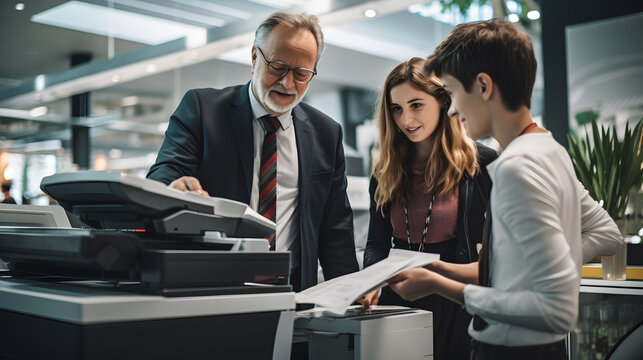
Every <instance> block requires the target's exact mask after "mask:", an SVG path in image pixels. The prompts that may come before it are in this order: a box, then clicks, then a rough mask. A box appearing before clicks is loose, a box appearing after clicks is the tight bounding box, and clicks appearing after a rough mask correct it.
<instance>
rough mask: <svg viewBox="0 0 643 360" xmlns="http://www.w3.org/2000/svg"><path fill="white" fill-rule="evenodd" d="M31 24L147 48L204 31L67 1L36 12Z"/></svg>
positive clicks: (177, 23)
mask: <svg viewBox="0 0 643 360" xmlns="http://www.w3.org/2000/svg"><path fill="white" fill-rule="evenodd" d="M117 1H119V0H117ZM31 21H33V22H37V23H41V24H46V25H52V26H58V27H63V28H67V29H72V30H77V31H83V32H87V33H91V34H97V35H103V36H113V37H115V38H118V39H123V40H129V41H135V42H139V43H143V44H148V45H158V44H162V43H165V42H168V41H171V40H174V39H178V38H182V37H185V36H189V35H194V34H199V33H203V32H205V29H204V28H202V27H198V26H193V25H187V24H182V23H179V22H176V21H170V20H165V19H160V18H156V17H153V16H148V15H143V14H137V13H133V12H129V11H124V10H120V9H110V8H108V7H105V6H99V5H94V4H88V3H84V2H80V1H69V2H66V3H64V4H62V5H59V6H56V7H54V8H52V9H49V10H46V11H43V12H41V13H38V14H36V15H34V16H33V17H32V18H31Z"/></svg>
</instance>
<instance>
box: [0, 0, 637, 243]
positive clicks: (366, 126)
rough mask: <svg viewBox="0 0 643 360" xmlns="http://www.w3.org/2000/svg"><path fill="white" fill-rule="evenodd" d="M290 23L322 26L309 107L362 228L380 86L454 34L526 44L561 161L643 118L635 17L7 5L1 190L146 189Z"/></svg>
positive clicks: (532, 8) (555, 8)
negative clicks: (564, 154)
mask: <svg viewBox="0 0 643 360" xmlns="http://www.w3.org/2000/svg"><path fill="white" fill-rule="evenodd" d="M283 9H285V10H290V11H307V12H310V13H314V14H317V15H318V16H319V17H320V20H321V23H322V28H323V31H324V34H325V40H326V50H325V52H324V54H323V56H322V58H321V61H320V63H319V65H318V73H319V75H318V76H316V77H315V78H314V79H313V81H312V82H311V84H310V88H309V91H308V94H307V95H306V97H305V99H304V101H305V102H307V103H309V104H311V105H313V106H315V107H317V108H319V109H321V110H322V111H324V112H326V113H327V114H328V115H330V116H332V117H333V118H334V119H336V120H337V121H338V122H339V123H341V124H342V126H343V127H344V134H345V139H344V141H345V147H346V154H347V164H348V169H347V171H348V175H349V176H350V183H351V190H352V191H351V195H350V196H351V202H352V204H353V206H354V207H355V209H356V211H358V212H359V211H363V210H366V209H367V207H368V194H367V193H366V189H367V183H368V176H369V171H370V167H371V162H372V154H373V152H375V151H376V149H377V145H376V138H377V131H376V128H375V124H374V122H373V112H374V111H373V110H374V107H375V103H376V101H377V98H378V94H379V91H380V87H381V85H382V83H383V81H384V78H385V76H386V75H387V74H388V72H389V71H390V70H391V69H392V68H393V67H394V66H395V65H397V64H398V63H399V62H401V61H404V60H407V59H409V58H410V57H413V56H420V57H426V56H427V55H429V54H430V53H431V51H432V50H433V49H434V48H435V46H437V45H438V44H439V43H440V42H441V41H442V40H443V39H444V38H445V37H446V36H447V34H448V33H449V32H450V31H451V29H452V28H453V27H454V26H455V25H456V24H458V23H462V22H469V21H476V20H485V19H490V18H491V17H494V16H495V17H499V18H503V19H506V20H509V21H512V22H515V23H516V24H517V25H518V26H519V27H520V28H521V29H522V30H523V31H525V32H526V33H527V34H529V36H531V38H532V40H533V43H534V46H535V50H536V55H537V59H538V72H537V79H536V84H535V88H534V91H533V97H532V113H533V115H534V117H535V118H536V119H537V121H539V122H541V123H544V125H545V126H546V127H547V128H549V129H550V130H551V131H552V132H553V133H554V135H555V137H556V138H557V139H558V140H559V141H560V142H561V143H563V144H565V145H566V143H567V139H566V137H565V136H566V134H567V132H568V131H583V130H582V125H583V124H584V121H585V119H587V118H592V117H594V118H599V119H600V120H601V121H604V122H605V123H610V124H616V125H617V126H618V127H619V128H622V127H624V126H625V123H626V122H634V121H636V120H638V119H639V118H640V117H641V115H642V114H643V91H642V87H643V65H642V64H643V61H642V60H643V43H642V42H641V41H640V39H638V37H639V36H640V34H642V33H643V13H641V11H643V5H641V3H640V2H630V1H590V2H587V1H582V0H570V1H565V2H557V1H553V0H516V1H511V0H487V1H484V0H482V1H476V0H474V1H468V0H434V1H424V2H422V1H418V0H382V1H364V0H158V1H152V0H108V1H106V0H82V1H80V0H77V1H65V0H38V1H14V0H5V1H2V2H0V33H1V34H2V36H1V37H0V54H1V55H0V177H1V178H2V181H3V182H5V183H6V182H7V181H9V180H10V181H11V183H12V188H11V195H12V197H13V198H15V199H16V201H17V202H18V203H32V204H48V203H49V199H48V198H47V197H46V196H45V195H44V194H42V192H41V191H40V188H39V183H40V180H41V179H42V177H43V176H47V175H50V174H53V173H55V172H60V171H73V170H76V169H95V170H113V171H123V172H129V173H135V174H138V175H140V176H144V175H145V174H146V172H147V170H148V168H149V167H150V165H152V163H153V162H154V160H155V157H156V152H157V151H158V149H159V147H160V145H161V142H162V141H163V134H164V131H165V129H166V127H167V124H168V119H169V117H170V115H171V113H172V112H173V110H174V109H175V107H176V106H177V104H178V102H179V100H180V99H181V97H182V95H183V94H184V93H185V91H186V90H188V89H190V88H195V87H216V88H221V87H225V86H230V85H236V84H243V83H245V82H247V81H248V80H249V79H250V51H251V43H252V39H253V36H254V30H255V29H256V27H257V25H258V24H259V23H260V22H261V20H262V19H263V18H265V17H266V16H267V15H268V14H270V13H272V12H274V11H276V10H283ZM0 196H1V195H0ZM364 232H365V229H364ZM359 238H360V239H364V240H365V235H363V236H360V237H359Z"/></svg>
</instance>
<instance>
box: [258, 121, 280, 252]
mask: <svg viewBox="0 0 643 360" xmlns="http://www.w3.org/2000/svg"><path fill="white" fill-rule="evenodd" d="M259 121H261V123H262V125H263V129H264V131H265V137H264V139H263V147H262V148H261V172H260V176H259V214H261V215H263V216H264V217H266V218H267V219H270V220H272V221H273V222H274V221H276V218H277V134H276V131H277V129H279V126H280V123H279V119H277V118H276V117H274V116H271V115H266V116H262V117H261V118H259ZM273 239H274V236H273V237H272V238H271V239H270V242H271V244H270V245H271V248H274V241H272V240H273Z"/></svg>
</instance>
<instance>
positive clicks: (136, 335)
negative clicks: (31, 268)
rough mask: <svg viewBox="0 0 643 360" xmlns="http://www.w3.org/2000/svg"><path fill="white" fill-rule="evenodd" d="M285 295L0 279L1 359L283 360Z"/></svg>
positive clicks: (290, 299) (290, 303) (288, 313)
mask: <svg viewBox="0 0 643 360" xmlns="http://www.w3.org/2000/svg"><path fill="white" fill-rule="evenodd" d="M294 309H295V298H294V293H292V292H282V293H259V294H244V295H217V296H190V297H162V296H156V295H140V294H134V293H126V292H122V291H114V290H110V289H107V288H101V287H88V286H81V285H72V284H59V283H48V282H41V281H30V280H21V279H0V358H12V359H14V358H15V359H37V358H42V359H45V358H49V359H51V358H60V359H144V358H154V359H181V358H183V359H201V358H208V359H213V358H230V357H232V358H242V359H267V358H275V359H287V358H289V354H290V346H291V340H292V332H293V320H294V315H295V312H294Z"/></svg>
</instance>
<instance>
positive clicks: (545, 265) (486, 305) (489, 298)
mask: <svg viewBox="0 0 643 360" xmlns="http://www.w3.org/2000/svg"><path fill="white" fill-rule="evenodd" d="M425 71H426V72H427V73H429V74H433V73H434V74H435V75H436V76H438V77H439V78H440V81H442V84H443V87H444V89H445V90H446V91H447V92H448V93H449V95H450V97H451V108H450V109H449V115H451V116H455V117H457V118H458V119H460V120H461V121H462V122H464V124H465V127H466V129H467V132H468V134H469V135H470V136H471V137H472V138H474V139H477V138H482V137H485V136H493V137H494V138H495V139H496V140H497V141H498V143H500V146H502V148H503V151H502V153H501V154H500V156H499V157H498V159H497V160H496V161H494V162H493V163H491V164H490V165H488V166H487V169H488V170H489V175H490V176H491V180H492V181H493V188H492V190H491V198H490V212H489V213H488V216H487V219H489V220H488V222H487V224H489V226H485V235H484V236H483V247H482V251H481V253H480V261H479V264H470V265H459V264H446V263H438V264H435V265H434V264H429V266H427V268H430V269H432V270H434V271H430V270H427V269H426V268H417V269H411V270H407V271H404V272H402V273H400V274H398V275H397V276H395V277H393V278H392V279H390V280H389V284H390V286H391V287H392V288H393V289H394V290H395V291H396V292H398V293H399V294H401V295H402V296H403V297H404V298H406V299H415V298H420V297H423V296H426V295H429V294H440V295H442V296H444V297H446V298H448V299H451V300H452V301H454V302H455V303H458V304H462V305H464V307H465V308H466V310H467V312H469V313H470V314H472V315H474V317H473V321H472V324H471V326H470V327H469V334H470V335H471V336H472V337H473V339H474V342H473V346H472V347H473V351H472V354H471V355H472V357H471V359H521V360H527V359H548V360H554V359H561V360H562V359H567V356H566V351H565V337H566V336H567V333H568V332H569V331H571V330H573V329H574V326H575V324H576V319H577V316H578V291H579V285H580V277H581V265H582V263H583V261H587V260H589V259H591V258H592V257H593V256H595V255H597V254H602V255H606V254H609V253H610V252H612V253H613V252H614V251H615V249H616V246H618V245H619V244H620V243H622V237H621V236H620V234H619V232H618V228H617V227H616V224H614V222H613V221H612V220H611V219H610V217H609V216H608V215H607V212H605V211H604V210H603V209H601V207H600V206H599V205H598V203H596V202H595V201H594V200H592V199H591V198H590V197H589V195H588V192H587V191H586V190H585V189H584V188H583V187H582V185H581V184H580V182H579V181H578V180H577V178H576V175H575V173H574V168H573V166H572V162H571V160H570V158H569V156H568V154H567V151H566V150H565V148H563V147H562V146H560V144H558V143H557V142H556V141H555V140H554V138H553V137H552V134H551V133H549V132H548V131H546V130H545V129H543V128H542V127H540V126H538V125H536V123H534V122H533V119H532V117H531V113H530V110H529V106H530V99H531V90H532V87H533V84H534V79H535V77H536V58H535V56H534V51H533V47H532V44H531V40H530V39H529V37H528V36H527V35H526V34H524V33H522V32H520V31H519V30H518V29H517V28H516V27H515V26H514V25H512V24H511V23H508V22H504V21H501V20H498V19H493V20H490V21H485V22H477V23H468V24H461V25H458V26H456V27H455V29H454V30H453V32H452V33H451V34H450V35H449V36H448V37H447V38H446V40H444V42H442V44H440V45H439V46H438V47H437V49H436V50H435V53H434V54H433V55H432V56H431V57H430V58H429V60H428V66H427V67H426V68H425ZM558 120H560V119H558ZM550 121H555V120H554V119H550ZM478 265H479V268H478ZM455 303H454V304H455ZM456 306H457V305H456Z"/></svg>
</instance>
